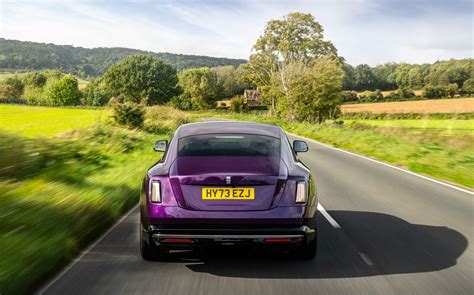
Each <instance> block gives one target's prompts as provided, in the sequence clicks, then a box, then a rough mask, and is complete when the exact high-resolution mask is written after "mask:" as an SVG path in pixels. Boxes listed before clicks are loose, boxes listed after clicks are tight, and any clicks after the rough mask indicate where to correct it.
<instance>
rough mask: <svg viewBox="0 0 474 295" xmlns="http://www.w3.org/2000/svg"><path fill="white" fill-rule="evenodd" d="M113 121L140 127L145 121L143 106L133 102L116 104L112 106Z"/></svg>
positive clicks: (129, 126)
mask: <svg viewBox="0 0 474 295" xmlns="http://www.w3.org/2000/svg"><path fill="white" fill-rule="evenodd" d="M112 117H113V118H114V120H115V122H117V123H118V124H119V125H123V126H127V127H128V128H132V129H134V128H142V127H143V122H144V121H145V107H144V106H143V105H139V104H134V103H123V104H116V105H115V106H114V108H113V115H112Z"/></svg>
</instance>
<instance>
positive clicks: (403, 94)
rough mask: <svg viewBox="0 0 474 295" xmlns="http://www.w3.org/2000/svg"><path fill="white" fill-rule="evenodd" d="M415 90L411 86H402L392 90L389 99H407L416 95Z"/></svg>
mask: <svg viewBox="0 0 474 295" xmlns="http://www.w3.org/2000/svg"><path fill="white" fill-rule="evenodd" d="M415 96H416V95H415V92H414V91H413V90H411V89H410V88H400V89H397V90H395V91H392V92H390V94H389V95H388V96H387V100H406V99H410V98H413V97H415Z"/></svg>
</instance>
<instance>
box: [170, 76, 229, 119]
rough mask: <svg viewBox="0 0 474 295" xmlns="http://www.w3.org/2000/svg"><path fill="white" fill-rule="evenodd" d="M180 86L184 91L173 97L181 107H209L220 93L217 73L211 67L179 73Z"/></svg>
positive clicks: (199, 108) (198, 108) (174, 101)
mask: <svg viewBox="0 0 474 295" xmlns="http://www.w3.org/2000/svg"><path fill="white" fill-rule="evenodd" d="M179 86H180V88H181V89H182V91H183V93H182V94H181V95H180V96H177V97H175V98H174V99H173V104H174V105H175V106H177V107H178V108H181V109H188V108H193V109H197V110H202V109H206V108H209V107H210V106H211V104H212V103H213V101H215V100H216V98H217V96H218V95H219V90H220V89H219V85H218V82H217V75H216V74H215V73H214V72H212V71H211V70H210V69H209V68H197V69H188V70H184V71H181V72H180V73H179Z"/></svg>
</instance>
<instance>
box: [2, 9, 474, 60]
mask: <svg viewBox="0 0 474 295" xmlns="http://www.w3.org/2000/svg"><path fill="white" fill-rule="evenodd" d="M0 1H1V2H0V3H1V4H0V12H1V15H0V17H1V20H0V37H3V38H7V39H19V40H27V41H36V42H47V43H55V44H69V45H74V46H83V47H88V48H91V47H115V46H119V47H129V48H137V49H144V50H150V51H156V52H164V51H166V52H172V53H183V54H199V55H210V56H221V57H231V58H247V57H248V56H249V54H250V52H251V48H252V45H253V44H254V43H255V40H256V39H257V38H258V36H259V35H260V34H261V33H262V32H263V28H264V26H265V23H266V22H267V21H268V20H270V19H275V18H281V17H282V16H284V15H285V14H287V13H289V12H293V11H300V12H309V13H311V14H313V15H314V17H315V18H316V20H317V21H319V22H320V23H321V25H323V27H324V29H325V37H326V39H328V40H331V41H332V42H333V43H334V45H335V46H336V48H337V49H338V51H339V54H340V55H342V56H343V57H345V58H346V60H347V61H348V62H349V63H351V64H354V65H355V64H360V63H367V64H370V65H376V64H380V63H385V62H391V61H395V62H410V63H424V62H434V61H436V60H443V59H449V58H466V57H472V54H473V42H474V41H473V26H474V20H473V4H472V3H473V2H472V1H465V0H451V1H437V0H433V1H424V0H423V1H421V0H413V1H405V0H402V1H392V0H385V1H375V0H342V1H337V0H332V1H331V0H314V1H309V0H306V1H300V0H279V1H265V0H264V1H258V0H253V1H251V0H246V1H243V0H242V1H209V0H208V1H147V0H134V1H68V0H63V1H35V0H30V1H22V0H19V1H18V0H17V1H11V0H0Z"/></svg>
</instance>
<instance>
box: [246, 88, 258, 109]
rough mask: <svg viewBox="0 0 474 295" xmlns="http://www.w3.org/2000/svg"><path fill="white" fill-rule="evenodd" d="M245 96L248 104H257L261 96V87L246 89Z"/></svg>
mask: <svg viewBox="0 0 474 295" xmlns="http://www.w3.org/2000/svg"><path fill="white" fill-rule="evenodd" d="M244 97H245V100H246V101H247V104H248V105H257V104H258V98H259V97H260V89H258V88H257V89H245V90H244Z"/></svg>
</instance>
